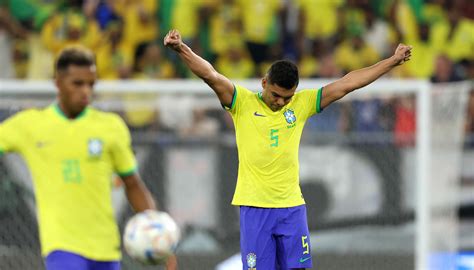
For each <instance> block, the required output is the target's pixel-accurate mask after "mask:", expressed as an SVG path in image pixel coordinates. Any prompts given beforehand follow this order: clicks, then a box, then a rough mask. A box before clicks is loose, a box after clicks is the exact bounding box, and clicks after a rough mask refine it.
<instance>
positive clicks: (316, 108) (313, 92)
mask: <svg viewBox="0 0 474 270" xmlns="http://www.w3.org/2000/svg"><path fill="white" fill-rule="evenodd" d="M322 94H323V88H322V87H321V88H319V89H305V90H301V91H300V95H302V100H305V101H306V102H307V104H306V105H307V108H308V109H307V113H308V114H307V117H308V118H309V117H311V116H313V115H315V114H317V113H320V112H321V111H322V109H321V98H322Z"/></svg>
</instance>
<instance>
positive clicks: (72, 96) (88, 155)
mask: <svg viewBox="0 0 474 270" xmlns="http://www.w3.org/2000/svg"><path fill="white" fill-rule="evenodd" d="M55 72H56V74H55V84H56V87H57V89H58V95H57V102H56V103H54V104H53V105H51V106H49V107H47V108H45V109H42V110H37V109H30V110H26V111H23V112H20V113H18V114H16V115H14V116H12V117H11V118H9V119H7V120H5V121H4V122H3V123H1V124H0V156H1V155H2V154H3V153H9V152H15V153H19V154H20V155H22V156H23V158H24V159H25V161H26V163H27V165H28V167H29V169H30V171H31V174H32V178H33V182H34V189H35V193H36V203H37V209H38V224H39V232H40V241H41V247H42V255H43V256H44V257H45V264H46V269H47V270H66V269H67V270H118V269H120V258H121V248H120V233H119V229H118V226H117V224H116V222H115V218H114V213H113V208H112V200H111V188H112V183H111V179H112V177H113V174H114V173H117V174H118V175H119V176H120V177H121V179H122V180H123V182H124V186H125V193H126V195H127V198H128V201H129V202H130V204H131V206H132V207H133V209H134V210H135V211H137V212H140V211H143V210H146V209H156V206H155V202H154V200H153V198H152V195H151V193H150V192H149V191H148V189H147V188H146V186H145V185H144V183H143V182H142V180H141V179H140V177H139V175H138V172H137V164H136V161H135V157H134V155H133V152H132V149H131V138H130V133H129V131H128V129H127V127H126V125H125V124H124V122H123V121H122V119H121V118H120V117H119V116H117V115H115V114H112V113H105V112H101V111H98V110H95V109H93V108H91V107H89V104H90V102H91V99H92V93H93V86H94V83H95V82H96V65H95V57H94V55H93V54H92V52H90V51H89V50H87V49H85V48H82V47H69V48H66V49H64V50H63V51H62V52H61V53H60V55H59V57H58V59H57V62H56V70H55ZM168 264H169V265H168V269H176V258H174V257H173V258H172V259H170V262H169V263H168Z"/></svg>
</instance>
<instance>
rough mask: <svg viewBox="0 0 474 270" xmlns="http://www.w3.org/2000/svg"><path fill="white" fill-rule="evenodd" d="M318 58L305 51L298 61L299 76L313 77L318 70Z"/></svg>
mask: <svg viewBox="0 0 474 270" xmlns="http://www.w3.org/2000/svg"><path fill="white" fill-rule="evenodd" d="M319 68H320V64H319V61H318V59H317V58H316V57H315V56H314V55H313V54H312V53H310V52H305V53H304V54H303V55H302V56H301V58H300V61H299V62H298V70H299V74H300V77H301V78H315V77H316V76H317V74H318V72H319Z"/></svg>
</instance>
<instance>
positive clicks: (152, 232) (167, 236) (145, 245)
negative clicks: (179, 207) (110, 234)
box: [123, 210, 179, 264]
mask: <svg viewBox="0 0 474 270" xmlns="http://www.w3.org/2000/svg"><path fill="white" fill-rule="evenodd" d="M178 241H179V228H178V226H177V225H176V223H175V222H174V220H173V219H172V218H171V217H170V216H169V215H168V214H167V213H165V212H161V211H154V210H146V211H144V212H141V213H137V214H135V215H134V216H133V217H132V218H131V219H130V220H128V222H127V225H126V226H125V232H124V235H123V244H124V247H125V251H126V252H127V254H128V255H129V256H130V257H132V258H133V259H135V260H138V261H140V262H142V263H145V264H163V263H165V262H166V259H167V258H168V257H169V256H171V255H172V254H174V252H175V249H176V246H177V244H178Z"/></svg>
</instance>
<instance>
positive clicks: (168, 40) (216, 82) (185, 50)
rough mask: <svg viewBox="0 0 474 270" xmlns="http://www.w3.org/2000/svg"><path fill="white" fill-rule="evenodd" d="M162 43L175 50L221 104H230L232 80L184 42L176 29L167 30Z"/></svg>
mask: <svg viewBox="0 0 474 270" xmlns="http://www.w3.org/2000/svg"><path fill="white" fill-rule="evenodd" d="M163 43H164V45H165V46H167V47H169V48H171V49H173V50H174V51H176V52H177V53H178V54H179V56H180V57H181V59H182V60H183V61H184V62H185V63H186V65H187V66H188V67H189V69H190V70H191V71H192V72H193V73H194V74H196V76H198V77H199V78H201V79H202V80H203V81H204V82H205V83H207V84H208V85H209V86H210V87H211V88H212V90H214V92H215V93H216V95H217V97H218V98H219V100H220V101H221V103H222V104H223V105H225V106H230V105H231V103H232V98H233V96H234V85H233V84H232V82H231V81H230V80H229V79H227V78H226V77H225V76H223V75H222V74H220V73H219V72H217V71H216V70H215V69H214V67H213V66H212V65H211V64H210V63H209V62H207V61H206V60H204V59H203V58H202V57H200V56H199V55H197V54H195V53H194V52H193V51H192V50H191V48H189V47H188V46H187V45H186V44H184V42H183V41H182V40H181V35H180V34H179V32H178V30H171V31H169V32H168V34H167V35H166V36H165V38H164V41H163Z"/></svg>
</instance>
